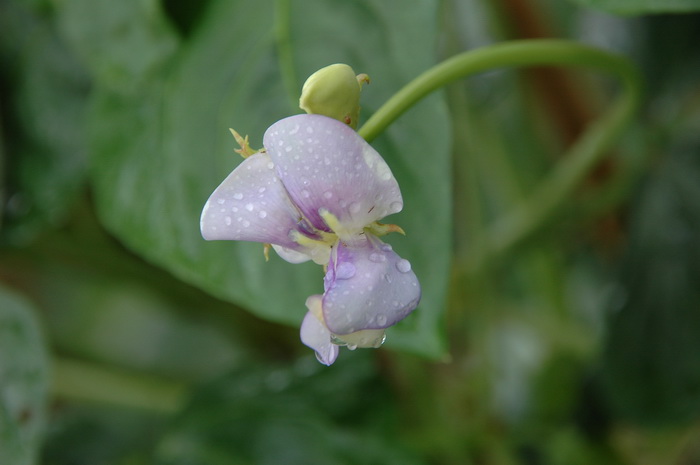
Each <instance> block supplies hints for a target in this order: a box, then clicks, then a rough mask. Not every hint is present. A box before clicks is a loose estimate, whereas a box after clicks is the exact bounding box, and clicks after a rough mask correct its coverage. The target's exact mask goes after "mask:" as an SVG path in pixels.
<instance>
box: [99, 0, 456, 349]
mask: <svg viewBox="0 0 700 465" xmlns="http://www.w3.org/2000/svg"><path fill="white" fill-rule="evenodd" d="M280 4H281V3H275V2H273V1H272V0H267V1H262V2H255V3H252V2H244V1H212V2H211V6H210V8H209V10H208V11H207V14H205V15H204V17H203V19H202V22H201V23H200V25H199V28H198V29H197V30H195V31H194V33H193V34H192V38H191V40H190V41H189V42H187V43H186V44H184V45H183V47H181V48H180V49H179V52H178V53H177V54H176V55H175V56H174V58H173V59H172V60H171V61H170V62H168V63H167V65H166V66H163V67H162V68H161V69H160V73H159V74H158V75H157V76H155V77H154V78H152V79H149V80H148V81H146V82H144V84H143V85H142V86H140V87H139V88H138V89H130V90H125V88H124V86H115V85H111V84H110V86H107V85H102V86H98V89H97V92H96V95H95V101H94V107H93V112H92V117H91V121H92V127H91V133H92V141H91V147H92V152H93V155H94V157H93V166H94V170H93V182H94V186H95V192H96V197H97V203H98V208H99V213H100V216H101V218H102V221H103V222H104V223H105V224H106V225H107V226H108V228H109V229H110V230H111V231H112V232H113V233H115V234H116V235H117V236H119V238H120V239H121V240H123V241H124V242H125V243H126V244H127V245H128V246H129V247H131V248H132V249H134V250H135V251H137V252H138V253H140V254H142V255H143V256H145V257H146V258H147V259H149V260H151V261H153V262H155V263H157V264H159V265H161V266H163V267H165V268H167V269H169V270H170V271H172V272H173V273H175V274H176V275H178V276H179V277H181V278H183V279H185V280H187V281H189V282H192V283H195V284H196V285H198V286H201V287H202V288H204V289H205V290H207V291H209V292H211V293H212V294H214V295H216V296H219V297H221V298H224V299H226V300H230V301H232V302H236V303H238V304H241V305H244V306H246V307H248V308H249V309H250V310H251V311H252V312H253V313H255V314H256V315H258V316H261V317H264V318H267V319H270V320H274V321H279V322H284V323H288V324H292V325H298V324H299V323H300V321H301V319H302V316H303V314H304V312H305V311H306V309H305V308H304V301H305V299H306V297H307V296H308V295H310V294H316V293H320V292H321V291H322V289H323V287H322V276H323V274H322V270H321V269H320V268H319V267H317V266H315V265H312V264H303V265H291V264H289V263H286V262H283V261H282V260H281V259H279V258H278V257H274V258H272V259H271V261H270V262H269V263H265V261H264V260H263V258H262V248H261V246H260V245H259V244H250V243H231V242H213V243H207V242H205V241H203V240H202V238H201V236H200V233H199V215H200V212H201V209H202V206H203V205H204V202H205V201H206V199H207V197H208V196H209V194H210V193H211V192H212V191H213V190H214V188H215V187H216V186H217V185H218V184H219V183H220V182H221V181H222V180H223V179H224V178H225V176H226V175H227V174H228V172H230V171H231V170H232V169H233V168H235V166H237V165H238V163H239V162H240V158H238V157H237V155H235V154H234V153H233V149H234V148H235V144H234V141H233V139H232V138H231V136H230V134H229V133H228V128H229V127H233V128H235V129H236V130H237V131H239V132H240V133H241V134H248V135H250V140H251V142H252V145H253V146H254V147H255V146H257V147H259V146H260V145H261V141H262V134H263V132H264V131H265V129H266V128H267V127H268V126H269V125H271V124H272V123H273V122H275V121H276V120H278V119H280V118H283V117H285V116H288V115H290V114H294V113H300V110H299V109H297V108H293V107H292V106H291V105H290V103H289V102H290V100H293V99H296V98H298V94H297V95H295V96H290V95H289V94H288V93H287V92H286V91H285V85H287V86H290V87H294V86H297V87H298V88H299V89H300V83H301V82H303V79H305V77H306V76H308V75H310V74H311V73H312V72H314V71H315V70H317V69H319V68H321V67H323V66H325V65H328V64H330V63H334V62H346V63H348V64H350V65H351V66H353V68H354V69H355V71H356V72H358V73H359V72H366V73H368V74H370V75H371V76H372V78H373V82H372V85H371V86H369V87H367V88H366V91H365V92H364V96H363V101H362V105H363V107H364V110H365V112H371V111H372V110H373V109H375V108H377V107H378V106H379V105H380V104H382V103H383V102H384V101H385V100H386V99H388V98H389V96H390V95H392V94H393V93H394V92H395V91H397V90H398V89H399V88H400V86H401V85H403V84H405V83H406V82H407V81H408V80H410V79H411V78H412V77H414V76H416V75H417V74H418V73H419V72H421V71H422V70H424V69H426V68H427V67H429V66H430V65H431V64H432V63H433V60H434V53H433V48H434V43H433V38H434V37H435V35H436V30H435V26H434V24H435V21H433V20H432V19H430V18H435V16H436V6H437V5H436V4H437V2H434V1H432V0H422V1H420V2H415V4H412V6H411V8H404V7H403V4H402V3H401V2H399V1H398V0H394V1H391V2H385V1H379V0H363V1H359V2H344V1H333V2H327V1H320V0H314V1H308V2H295V3H293V4H292V6H293V8H292V9H291V10H290V15H289V16H288V17H287V16H285V15H284V11H285V9H284V8H282V9H278V8H279V7H280ZM276 13H277V14H278V16H276ZM90 19H91V21H95V20H97V19H99V18H95V17H91V18H90ZM275 21H277V26H276V27H275ZM285 25H286V26H288V27H283V26H285ZM134 27H135V26H134ZM93 28H94V29H95V30H99V29H100V28H99V27H97V26H93ZM286 30H288V31H289V36H288V37H287V36H284V37H277V38H276V37H275V33H276V32H278V33H280V31H281V33H283V32H284V31H286ZM141 35H142V36H149V35H148V34H145V33H144V34H141ZM151 36H152V35H151ZM151 36H149V37H151ZM320 38H322V39H320ZM426 38H428V40H426ZM101 40H103V41H107V42H109V41H108V40H105V39H101ZM114 40H116V39H114ZM276 40H277V41H278V43H281V44H284V45H285V46H283V47H281V48H277V47H276V46H275V43H276V42H275V41H276ZM149 47H152V48H154V49H160V50H163V49H164V47H162V45H159V44H158V43H150V42H145V43H143V44H141V46H140V49H147V48H149ZM286 52H291V55H285V53H286ZM134 53H140V52H139V51H138V50H135V51H134ZM143 53H147V54H152V53H153V52H152V51H151V52H149V51H144V52H143ZM278 54H282V59H281V60H280V59H279V58H280V57H279V56H278ZM280 63H282V65H281V64H280ZM283 76H286V77H284V78H283ZM110 82H111V81H110ZM285 82H286V83H287V84H285ZM115 89H117V90H118V91H115ZM447 126H448V125H447V114H446V110H445V107H444V105H443V104H442V103H441V101H440V100H439V99H438V98H437V97H433V98H430V99H428V100H426V101H425V102H423V103H421V104H420V105H419V106H417V107H416V108H415V110H414V111H412V112H410V114H407V115H406V116H405V117H404V118H402V119H401V120H400V121H399V122H398V123H397V124H395V125H394V127H392V128H391V130H390V131H388V132H387V134H385V135H384V136H382V137H380V139H378V140H377V142H376V144H375V146H376V147H377V148H378V150H379V151H380V153H382V155H384V157H385V158H386V160H387V162H388V163H389V165H390V166H391V167H392V170H393V171H394V173H395V175H396V177H397V178H398V180H399V183H400V185H401V186H402V191H403V194H404V197H405V199H404V200H405V205H406V207H405V212H404V213H402V214H400V215H396V216H395V217H391V218H389V219H388V221H390V222H395V223H398V224H400V225H401V226H402V227H404V229H405V230H406V231H407V233H408V236H407V237H406V238H403V237H394V238H389V242H391V243H392V245H394V247H395V249H396V250H397V251H398V253H399V254H400V255H402V256H404V257H406V258H407V259H409V260H410V261H411V262H412V263H413V265H414V269H415V271H416V273H417V275H418V276H419V278H420V279H421V281H422V285H423V296H424V297H423V302H422V304H421V306H420V307H419V309H418V310H417V311H416V313H415V315H414V316H412V317H410V318H409V319H408V320H407V321H406V322H404V323H402V324H400V325H399V326H398V327H397V328H396V329H394V330H391V331H390V333H389V337H388V341H389V344H390V345H393V346H394V347H401V348H404V349H408V350H411V351H414V352H418V353H422V354H426V355H430V356H439V355H442V353H443V350H444V346H443V341H442V337H441V335H440V332H439V326H440V319H441V315H442V312H443V310H444V307H445V298H446V287H447V281H448V271H449V270H448V268H449V256H450V255H449V254H450V228H451V221H450V211H451V204H450V182H449V179H450V175H449V158H448V136H449V135H448V130H447Z"/></svg>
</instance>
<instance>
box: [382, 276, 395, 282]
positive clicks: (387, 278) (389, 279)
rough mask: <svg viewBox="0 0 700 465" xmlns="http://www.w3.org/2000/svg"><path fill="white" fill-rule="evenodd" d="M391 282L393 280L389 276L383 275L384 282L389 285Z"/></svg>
mask: <svg viewBox="0 0 700 465" xmlns="http://www.w3.org/2000/svg"><path fill="white" fill-rule="evenodd" d="M393 280H394V279H393V278H392V277H391V275H390V274H385V275H384V281H386V282H388V283H389V284H391V282H392V281H393Z"/></svg>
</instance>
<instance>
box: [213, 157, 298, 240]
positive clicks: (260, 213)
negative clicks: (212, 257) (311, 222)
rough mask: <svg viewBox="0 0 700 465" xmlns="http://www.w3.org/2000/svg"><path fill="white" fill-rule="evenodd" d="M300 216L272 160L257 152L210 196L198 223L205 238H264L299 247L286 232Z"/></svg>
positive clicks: (291, 228) (295, 227) (295, 226)
mask: <svg viewBox="0 0 700 465" xmlns="http://www.w3.org/2000/svg"><path fill="white" fill-rule="evenodd" d="M300 220H301V215H300V213H299V211H298V210H297V209H296V208H295V207H294V205H293V204H292V202H291V201H290V199H289V196H288V195H287V192H286V190H285V188H284V185H283V184H282V182H281V181H280V180H279V178H278V177H277V174H276V172H275V169H274V164H273V162H272V160H270V157H269V156H268V155H267V154H265V153H257V154H255V155H252V156H250V157H248V158H246V159H245V160H244V161H243V162H242V163H241V164H240V165H239V166H238V167H237V168H236V169H235V170H233V172H231V174H229V175H228V177H227V178H226V179H225V180H224V182H222V183H221V185H220V186H219V187H217V188H216V190H215V191H214V193H213V194H212V195H211V197H209V200H207V203H206V204H205V205H204V210H203V211H202V217H201V220H200V227H201V231H202V236H203V237H204V238H205V239H207V240H216V239H224V240H240V241H254V242H267V243H272V244H278V245H281V246H284V247H288V248H292V249H299V245H298V244H296V243H295V242H294V241H292V240H291V239H290V237H289V232H290V231H291V230H293V229H297V228H298V223H299V221H300Z"/></svg>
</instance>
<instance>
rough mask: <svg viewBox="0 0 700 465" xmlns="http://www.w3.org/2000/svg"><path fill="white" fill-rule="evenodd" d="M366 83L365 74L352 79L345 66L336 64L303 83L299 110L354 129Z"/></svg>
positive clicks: (353, 73) (350, 70)
mask: <svg viewBox="0 0 700 465" xmlns="http://www.w3.org/2000/svg"><path fill="white" fill-rule="evenodd" d="M364 82H367V83H369V78H368V77H367V75H366V74H360V75H357V76H355V71H353V70H352V68H351V67H350V66H348V65H344V64H341V63H337V64H334V65H330V66H326V67H325V68H321V69H320V70H318V71H316V72H315V73H314V74H312V75H311V76H309V78H308V79H307V80H306V82H305V83H304V87H303V88H302V90H301V98H300V99H299V107H300V108H301V109H302V110H304V111H305V112H307V113H309V114H317V115H325V116H328V117H331V118H333V119H337V120H338V121H342V122H344V123H346V124H348V125H350V127H352V128H357V122H358V119H359V118H360V90H361V89H362V83H364Z"/></svg>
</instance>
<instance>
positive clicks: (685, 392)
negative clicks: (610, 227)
mask: <svg viewBox="0 0 700 465" xmlns="http://www.w3.org/2000/svg"><path fill="white" fill-rule="evenodd" d="M699 142H700V141H698V140H697V138H696V139H695V140H694V141H693V143H692V144H691V145H689V146H686V147H682V148H678V150H677V152H676V153H674V154H673V155H672V156H671V157H670V158H669V159H667V160H665V161H664V163H663V164H662V165H661V166H659V167H658V168H657V172H656V173H655V174H654V176H653V177H652V178H651V179H650V181H649V183H648V185H647V186H646V188H645V191H644V193H643V196H642V198H641V202H640V204H639V205H638V208H637V209H636V211H635V213H634V216H633V218H632V237H631V244H630V247H629V250H628V253H627V257H626V259H625V262H624V266H625V267H624V270H623V272H622V276H621V292H620V296H621V299H622V305H621V308H620V309H619V311H618V312H617V313H616V314H615V315H614V316H613V319H612V324H611V327H610V330H609V333H608V340H607V345H606V350H605V355H604V363H605V368H606V372H605V374H606V377H605V380H606V386H607V391H608V394H609V397H610V400H611V402H612V404H613V406H614V407H615V408H616V410H617V412H618V413H620V414H621V415H623V416H625V417H627V418H628V419H632V420H636V421H640V422H650V423H668V422H682V421H685V420H689V419H692V418H697V416H698V415H699V414H700V287H699V286H698V283H699V282H700V183H699V182H698V179H700V165H699V164H698V160H697V148H698V147H699V146H700V144H699Z"/></svg>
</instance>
